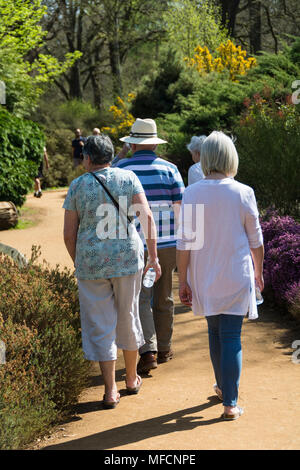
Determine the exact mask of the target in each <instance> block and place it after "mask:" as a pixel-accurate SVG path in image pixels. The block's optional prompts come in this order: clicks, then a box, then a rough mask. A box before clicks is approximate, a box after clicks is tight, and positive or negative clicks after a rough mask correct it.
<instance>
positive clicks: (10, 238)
mask: <svg viewBox="0 0 300 470" xmlns="http://www.w3.org/2000/svg"><path fill="white" fill-rule="evenodd" d="M65 194H66V191H56V192H45V193H44V195H43V197H42V198H41V199H34V198H33V197H32V196H29V197H28V198H27V202H26V206H27V207H32V208H35V209H38V213H39V217H40V222H39V223H38V225H36V226H35V227H32V228H28V229H24V230H13V231H5V232H0V242H2V243H6V244H9V245H11V246H13V247H15V248H17V249H19V251H21V252H22V253H24V254H25V255H27V256H28V255H29V254H30V251H31V245H32V244H36V245H41V249H42V257H44V258H45V259H46V260H47V261H48V262H49V263H50V264H51V265H52V266H55V265H56V264H57V263H59V264H61V265H62V266H68V267H70V268H72V263H71V260H70V258H69V256H68V253H67V252H66V250H65V247H64V244H63V240H62V224H63V209H62V208H61V206H62V203H63V198H64V196H65ZM175 284H176V277H175ZM174 294H175V296H176V316H175V329H174V341H173V347H174V351H175V357H174V359H173V360H172V361H170V362H169V363H166V364H161V365H159V367H158V368H157V369H156V370H154V371H153V372H152V374H151V375H150V376H148V377H144V378H143V386H142V389H141V392H140V394H139V395H137V396H126V394H125V390H124V388H125V383H124V372H125V371H124V362H123V359H122V356H121V354H120V355H119V358H118V361H117V382H118V386H119V390H120V391H121V396H122V398H121V402H120V404H119V405H118V406H117V408H116V409H114V410H102V409H101V406H100V404H99V400H101V399H102V396H103V390H104V387H103V381H102V379H101V377H99V369H98V365H97V364H95V365H94V366H95V367H94V372H93V375H92V377H91V384H90V387H89V388H87V389H86V390H85V391H84V392H83V393H82V395H81V397H80V401H79V404H78V406H77V408H76V417H74V419H72V420H70V421H69V422H67V423H65V424H63V425H60V426H59V427H58V428H56V429H55V430H54V432H52V434H51V435H50V436H49V437H47V438H45V439H43V440H42V441H41V442H39V443H37V444H36V445H34V447H33V448H39V449H55V450H56V449H57V450H59V449H61V450H63V449H107V450H108V449H109V450H115V449H118V450H128V451H129V450H139V449H147V450H160V449H163V450H174V449H180V450H184V449H190V450H193V449H200V450H202V449H299V448H300V406H299V403H300V386H299V385H300V364H295V363H293V362H292V353H293V349H292V348H291V345H292V342H293V341H294V340H300V330H299V327H297V326H296V325H295V324H294V323H293V322H290V321H288V322H287V321H286V320H285V321H284V322H282V321H281V320H280V316H279V314H278V313H275V312H273V311H272V310H270V309H267V308H266V306H264V309H261V307H260V309H261V310H260V312H261V315H260V318H259V319H258V320H256V321H254V322H250V321H248V320H245V322H244V326H243V337H242V341H243V371H242V378H241V386H240V399H239V404H240V405H241V406H243V407H244V409H245V414H244V415H243V417H242V418H241V419H239V420H237V421H234V422H223V421H222V420H221V419H220V415H221V413H222V405H221V404H220V403H219V402H218V400H217V399H216V397H215V396H214V394H213V390H212V385H213V383H214V377H213V373H212V368H211V364H210V360H209V352H208V339H207V327H206V321H205V319H203V318H198V317H194V316H193V314H192V313H191V312H190V311H189V310H188V309H186V308H185V307H183V306H182V305H180V303H179V302H178V297H177V289H175V290H174ZM299 358H300V354H299Z"/></svg>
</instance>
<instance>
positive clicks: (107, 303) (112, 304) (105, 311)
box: [78, 269, 145, 361]
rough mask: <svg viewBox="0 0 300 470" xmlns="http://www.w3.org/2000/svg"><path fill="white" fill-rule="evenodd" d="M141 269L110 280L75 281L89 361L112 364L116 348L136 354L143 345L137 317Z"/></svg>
mask: <svg viewBox="0 0 300 470" xmlns="http://www.w3.org/2000/svg"><path fill="white" fill-rule="evenodd" d="M142 274H143V270H142V269H141V270H140V271H138V272H137V273H136V274H131V275H128V276H122V277H114V278H111V279H96V280H83V279H78V291H79V302H80V318H81V335H82V347H83V352H84V356H85V358H86V359H88V360H89V361H114V360H116V359H117V348H120V349H124V350H127V351H135V350H137V349H139V348H140V347H141V346H143V344H145V340H144V336H143V330H142V325H141V322H140V317H139V295H140V290H141V281H142Z"/></svg>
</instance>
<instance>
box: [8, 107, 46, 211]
mask: <svg viewBox="0 0 300 470" xmlns="http://www.w3.org/2000/svg"><path fill="white" fill-rule="evenodd" d="M43 147H44V134H43V132H42V131H41V129H40V127H39V126H38V125H37V124H35V123H33V122H31V121H26V120H22V119H19V118H16V117H15V116H13V115H11V114H10V113H8V112H7V111H5V110H4V109H2V108H1V109H0V148H1V158H0V200H1V201H12V202H13V203H14V204H15V205H17V206H20V205H22V204H23V202H24V200H25V195H26V194H27V192H28V190H29V189H31V187H32V182H33V179H34V176H35V174H36V172H37V168H38V166H39V163H40V161H41V158H42V155H43Z"/></svg>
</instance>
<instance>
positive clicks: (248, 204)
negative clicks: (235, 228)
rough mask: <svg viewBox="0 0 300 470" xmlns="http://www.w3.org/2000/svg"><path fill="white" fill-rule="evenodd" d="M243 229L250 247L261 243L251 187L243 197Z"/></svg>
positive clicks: (261, 237) (257, 215) (260, 232)
mask: <svg viewBox="0 0 300 470" xmlns="http://www.w3.org/2000/svg"><path fill="white" fill-rule="evenodd" d="M245 231H246V234H247V237H248V240H249V246H250V248H258V247H259V246H261V245H263V235H262V230H261V226H260V223H259V213H258V209H257V204H256V199H255V195H254V191H253V189H252V188H249V191H248V193H247V195H246V198H245Z"/></svg>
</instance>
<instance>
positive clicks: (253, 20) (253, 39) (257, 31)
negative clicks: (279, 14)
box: [249, 0, 262, 54]
mask: <svg viewBox="0 0 300 470" xmlns="http://www.w3.org/2000/svg"><path fill="white" fill-rule="evenodd" d="M249 21H250V32H249V39H250V52H251V53H252V54H257V53H259V51H261V49H262V45H261V1H260V0H249Z"/></svg>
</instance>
